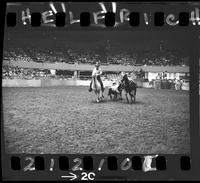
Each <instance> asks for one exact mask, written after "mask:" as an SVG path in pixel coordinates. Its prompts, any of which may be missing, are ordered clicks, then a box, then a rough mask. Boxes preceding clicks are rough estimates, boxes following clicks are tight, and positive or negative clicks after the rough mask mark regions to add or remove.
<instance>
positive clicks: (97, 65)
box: [89, 62, 104, 92]
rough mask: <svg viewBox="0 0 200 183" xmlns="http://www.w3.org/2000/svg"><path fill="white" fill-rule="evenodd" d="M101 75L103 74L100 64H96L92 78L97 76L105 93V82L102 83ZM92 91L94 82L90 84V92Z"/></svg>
mask: <svg viewBox="0 0 200 183" xmlns="http://www.w3.org/2000/svg"><path fill="white" fill-rule="evenodd" d="M101 74H102V70H101V68H100V63H99V62H96V64H95V68H94V69H93V71H92V77H95V76H97V80H98V81H99V82H100V84H101V90H102V91H104V86H103V82H102V81H101V77H100V76H101ZM91 91H92V81H91V82H90V88H89V92H91Z"/></svg>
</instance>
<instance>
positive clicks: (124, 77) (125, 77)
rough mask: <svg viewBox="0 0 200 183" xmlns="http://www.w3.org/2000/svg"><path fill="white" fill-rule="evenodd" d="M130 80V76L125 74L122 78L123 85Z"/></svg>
mask: <svg viewBox="0 0 200 183" xmlns="http://www.w3.org/2000/svg"><path fill="white" fill-rule="evenodd" d="M127 80H128V75H127V74H126V73H125V74H124V75H123V77H122V80H121V83H123V82H124V81H127Z"/></svg>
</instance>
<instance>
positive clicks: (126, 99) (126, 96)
mask: <svg viewBox="0 0 200 183" xmlns="http://www.w3.org/2000/svg"><path fill="white" fill-rule="evenodd" d="M125 95H126V100H127V102H128V103H129V100H128V96H127V93H125Z"/></svg>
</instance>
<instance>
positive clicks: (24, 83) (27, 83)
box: [2, 79, 112, 87]
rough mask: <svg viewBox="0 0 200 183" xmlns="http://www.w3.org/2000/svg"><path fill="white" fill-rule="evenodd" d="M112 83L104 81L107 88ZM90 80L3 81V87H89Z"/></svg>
mask: <svg viewBox="0 0 200 183" xmlns="http://www.w3.org/2000/svg"><path fill="white" fill-rule="evenodd" d="M111 83H112V82H111V81H104V85H105V86H106V87H108V86H111ZM89 84H90V80H73V79H72V80H56V79H55V80H50V79H45V80H42V79H39V80H36V79H30V80H24V79H3V80H2V87H50V86H89Z"/></svg>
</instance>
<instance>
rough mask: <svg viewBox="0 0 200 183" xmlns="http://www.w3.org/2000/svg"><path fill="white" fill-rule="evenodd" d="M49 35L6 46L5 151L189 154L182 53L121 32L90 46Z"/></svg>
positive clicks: (185, 69) (186, 70) (12, 37)
mask: <svg viewBox="0 0 200 183" xmlns="http://www.w3.org/2000/svg"><path fill="white" fill-rule="evenodd" d="M45 34H50V33H43V35H42V36H44V38H41V37H40V36H41V35H40V36H38V38H32V39H31V38H30V37H28V36H27V37H26V36H24V35H23V36H24V37H23V38H21V40H20V37H19V36H17V35H15V34H11V35H9V34H8V35H7V37H6V40H4V51H3V68H2V74H3V76H2V86H3V115H4V117H3V122H4V135H5V139H6V142H5V144H6V151H7V152H8V153H65V154H71V153H95V154H100V153H127V154H133V153H165V154H166V153H168V154H175V153H189V152H190V134H189V83H190V81H189V56H188V55H186V52H185V51H183V52H184V53H183V52H181V51H179V49H177V50H176V49H175V48H172V47H171V46H167V40H166V39H164V38H163V39H161V38H160V37H159V36H158V39H157V40H155V41H152V40H153V39H154V38H155V37H156V36H154V37H153V38H152V39H151V40H147V41H146V42H145V41H144V40H139V38H137V39H138V40H137V41H132V40H131V44H130V43H127V42H128V41H127V40H117V39H115V35H114V34H117V33H111V34H112V36H113V37H112V36H111V38H107V37H106V36H103V38H101V39H100V40H99V39H98V40H93V41H91V40H90V39H89V38H90V36H89V35H87V36H82V37H83V41H82V40H81V39H80V37H78V36H77V35H76V36H74V37H76V38H73V36H72V35H71V36H68V37H67V36H65V39H63V37H62V38H60V37H59V36H55V35H52V36H51V37H50V36H49V35H45ZM123 35H124V34H123ZM45 36H46V37H45ZM91 36H92V35H91ZM96 37H97V38H98V36H96ZM117 37H118V38H120V36H117ZM122 37H123V36H122ZM136 37H137V36H136ZM30 39H31V40H30ZM70 39H71V40H70ZM87 39H88V41H87ZM91 39H93V38H91ZM133 39H134V37H133ZM116 40H117V41H116ZM173 40H174V39H173V38H172V40H171V41H173ZM50 41H51V42H50ZM139 43H141V45H139ZM151 43H152V44H151ZM126 44H128V47H126V46H125V45H126ZM181 44H182V43H181ZM130 45H133V46H130ZM173 45H174V44H173ZM130 47H131V49H129V48H130ZM143 47H145V48H144V49H142V48H143ZM177 47H178V46H177ZM181 49H182V48H180V50H181ZM99 78H100V79H99ZM101 82H102V84H103V87H102V86H101Z"/></svg>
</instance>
